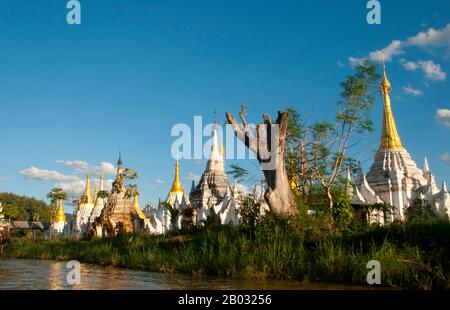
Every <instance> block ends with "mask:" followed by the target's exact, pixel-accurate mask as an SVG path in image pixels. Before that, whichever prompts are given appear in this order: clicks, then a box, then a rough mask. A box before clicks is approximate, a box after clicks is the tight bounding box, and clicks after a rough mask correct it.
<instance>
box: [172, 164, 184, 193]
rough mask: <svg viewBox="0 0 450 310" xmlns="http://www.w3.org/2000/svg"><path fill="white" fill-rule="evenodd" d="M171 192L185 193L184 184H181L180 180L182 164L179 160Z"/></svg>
mask: <svg viewBox="0 0 450 310" xmlns="http://www.w3.org/2000/svg"><path fill="white" fill-rule="evenodd" d="M170 192H171V193H183V185H181V182H180V165H179V163H178V159H177V162H176V164H175V179H174V180H173V183H172V189H171V190H170Z"/></svg>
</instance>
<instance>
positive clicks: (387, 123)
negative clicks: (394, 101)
mask: <svg viewBox="0 0 450 310" xmlns="http://www.w3.org/2000/svg"><path fill="white" fill-rule="evenodd" d="M391 89H392V86H391V83H390V82H389V80H388V78H387V74H386V65H385V64H384V52H383V80H382V81H381V93H382V94H383V100H384V113H383V129H382V132H381V142H380V149H382V150H392V149H399V148H402V147H403V146H402V142H401V141H400V136H399V135H398V132H397V126H396V125H395V120H394V114H393V113H392V108H391V98H390V97H389V94H390V92H391Z"/></svg>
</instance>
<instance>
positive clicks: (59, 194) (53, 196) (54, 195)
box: [47, 187, 67, 223]
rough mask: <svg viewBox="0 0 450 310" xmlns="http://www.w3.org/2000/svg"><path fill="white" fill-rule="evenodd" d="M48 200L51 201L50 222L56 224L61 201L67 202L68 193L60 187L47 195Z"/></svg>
mask: <svg viewBox="0 0 450 310" xmlns="http://www.w3.org/2000/svg"><path fill="white" fill-rule="evenodd" d="M47 198H48V199H50V212H51V213H50V214H51V216H50V222H52V223H53V222H54V220H55V216H56V208H57V203H58V201H59V200H66V199H67V193H66V192H65V191H63V190H62V189H61V188H59V187H55V188H53V189H52V190H51V191H50V192H48V193H47Z"/></svg>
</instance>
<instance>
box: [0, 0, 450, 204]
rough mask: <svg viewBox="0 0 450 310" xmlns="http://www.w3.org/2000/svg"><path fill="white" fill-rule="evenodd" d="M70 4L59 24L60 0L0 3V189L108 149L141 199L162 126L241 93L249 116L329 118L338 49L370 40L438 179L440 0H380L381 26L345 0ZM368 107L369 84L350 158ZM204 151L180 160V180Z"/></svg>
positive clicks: (398, 110)
mask: <svg viewBox="0 0 450 310" xmlns="http://www.w3.org/2000/svg"><path fill="white" fill-rule="evenodd" d="M80 3H81V5H82V10H81V12H82V20H81V25H68V24H67V23H66V14H67V11H68V10H67V9H66V7H65V6H66V1H63V0H60V1H55V0H47V1H44V0H42V1H22V0H8V1H6V0H5V1H1V2H0V59H1V67H0V111H1V118H0V145H1V149H0V162H1V167H0V191H7V192H15V193H18V194H23V195H30V196H35V197H37V198H45V194H46V193H47V192H48V191H49V190H50V189H51V188H52V187H53V186H55V184H59V183H64V184H66V186H67V187H68V188H69V187H73V188H76V187H77V186H78V187H79V186H80V184H81V183H82V182H80V178H81V179H83V178H84V175H85V173H86V170H87V169H88V170H89V171H90V172H91V173H95V172H96V171H99V170H100V169H102V170H103V171H106V172H108V171H111V170H112V167H111V165H109V164H107V163H113V164H115V162H116V161H117V153H118V151H119V150H121V151H122V154H123V160H124V163H125V165H126V166H129V167H132V168H134V169H135V170H136V171H138V172H139V173H140V178H139V179H138V184H139V186H140V191H141V194H142V197H141V203H142V204H144V203H145V202H147V201H151V202H153V203H154V202H156V201H157V200H158V198H159V197H162V198H165V196H166V195H167V192H168V190H169V189H170V183H171V181H172V178H173V167H174V159H173V158H172V156H171V152H170V150H171V144H172V142H173V141H174V140H175V139H176V138H174V137H171V128H172V127H173V126H174V125H175V124H177V123H186V124H188V125H191V126H192V125H193V118H194V115H202V116H203V117H204V122H205V123H206V122H211V121H212V119H213V113H214V110H217V113H218V117H219V121H221V122H223V120H224V112H225V111H232V112H235V113H236V112H238V111H239V108H240V104H242V103H246V104H247V106H248V110H249V115H248V119H249V121H253V122H256V121H260V120H261V115H262V114H263V113H271V114H272V115H275V113H276V111H278V110H280V109H283V108H285V107H287V106H293V107H295V108H297V109H298V111H299V112H300V113H301V114H302V115H308V114H310V113H312V118H314V119H323V118H330V119H331V117H332V115H333V113H334V111H335V110H334V109H335V103H336V102H337V101H338V100H339V82H341V81H342V80H343V79H344V78H345V77H346V76H347V75H348V74H350V73H351V72H352V67H351V64H350V63H351V61H353V62H354V61H358V59H360V58H365V57H369V58H370V57H372V58H377V54H376V53H375V54H370V53H372V52H374V51H377V50H380V49H386V51H387V58H388V60H390V61H388V62H387V68H388V73H389V78H390V81H391V83H392V85H393V87H394V88H393V91H392V101H393V102H392V103H393V110H394V113H395V117H396V121H397V127H398V129H399V132H400V135H401V138H402V142H403V144H404V146H405V147H406V148H407V149H408V151H409V152H410V154H411V155H412V157H413V159H415V160H416V162H417V163H418V164H419V166H420V167H421V166H422V162H423V157H424V156H428V159H429V162H430V166H431V169H432V171H433V172H434V174H435V175H436V177H437V179H438V180H439V182H441V181H442V180H447V182H449V181H450V162H449V161H450V159H448V156H447V157H446V156H445V154H448V153H449V152H450V138H449V136H450V128H449V126H450V124H449V123H450V120H449V118H450V116H449V115H450V111H449V109H450V87H449V79H450V77H449V76H448V74H449V72H450V26H447V25H449V24H450V1H448V0H446V1H443V0H429V1H426V2H423V1H420V2H419V1H406V0H404V1H382V23H381V25H368V24H367V22H366V14H367V9H366V8H365V6H366V1H361V0H359V1H356V0H354V1H321V2H318V1H264V2H263V1H246V0H244V1H243V0H241V1H234V0H229V1H211V0H210V1H137V0H134V1H132V0H127V1H124V0H122V1H119V0H111V1H100V0H89V1H87V0H80ZM430 29H431V30H430ZM420 33H422V34H420ZM393 41H394V43H392V42H393ZM397 41H398V42H397ZM350 60H351V61H350ZM381 109H382V101H381V97H380V96H378V97H377V107H376V109H375V111H373V113H372V116H373V119H374V121H375V128H376V130H375V132H374V133H373V134H372V135H370V136H368V137H367V139H365V140H364V142H363V145H361V147H360V151H359V152H358V154H356V157H357V158H358V159H359V160H361V161H362V162H363V163H364V167H365V168H366V169H367V168H368V165H369V164H370V162H371V158H372V154H373V151H374V150H376V149H377V147H378V142H379V132H380V121H381ZM438 110H439V112H438ZM446 125H447V126H446ZM446 158H447V161H446V160H445V159H446ZM57 161H58V162H57ZM102 162H103V163H104V164H103V165H102V166H101V167H100V165H101V163H102ZM234 162H235V161H229V162H227V163H228V164H229V163H234ZM85 163H88V164H89V167H86V164H85ZM240 164H241V165H243V166H246V167H254V164H255V163H254V162H253V163H252V162H251V161H248V160H247V161H242V162H240ZM204 165H205V161H194V160H190V161H188V160H182V161H181V173H182V179H183V184H184V186H185V188H186V189H189V188H190V180H189V176H198V175H200V174H201V173H202V171H203V170H204ZM31 167H34V168H33V169H30V168H31ZM21 172H22V174H21ZM111 177H112V176H108V178H111ZM69 211H70V210H69Z"/></svg>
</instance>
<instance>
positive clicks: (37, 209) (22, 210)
mask: <svg viewBox="0 0 450 310" xmlns="http://www.w3.org/2000/svg"><path fill="white" fill-rule="evenodd" d="M0 201H2V203H3V205H4V206H6V205H15V206H17V207H18V209H19V211H18V212H19V213H18V215H17V216H16V218H15V220H17V221H31V220H32V218H33V215H34V214H35V213H38V214H39V217H40V221H41V222H42V223H49V221H50V209H49V206H48V205H47V204H46V203H45V202H44V201H40V200H37V199H35V198H32V197H26V196H18V195H15V194H12V193H0Z"/></svg>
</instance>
